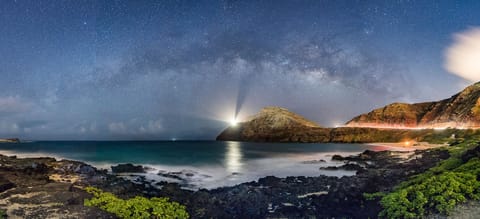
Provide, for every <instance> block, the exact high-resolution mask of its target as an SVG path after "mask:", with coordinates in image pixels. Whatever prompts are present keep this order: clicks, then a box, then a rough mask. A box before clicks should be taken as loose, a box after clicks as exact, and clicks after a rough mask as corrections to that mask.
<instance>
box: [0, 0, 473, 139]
mask: <svg viewBox="0 0 480 219" xmlns="http://www.w3.org/2000/svg"><path fill="white" fill-rule="evenodd" d="M479 12H480V1H476V0H475V1H467V0H465V1H393V0H392V1H383V0H382V1H353V0H352V1H259V2H254V1H139V0H135V1H133V0H132V1H102V0H92V1H82V0H78V1H77V0H75V1H74V0H70V1H66V0H63V1H61V0H52V1H48V0H30V1H27V0H16V1H14V0H1V4H0V77H1V79H0V137H21V138H24V139H76V140H83V139H97V140H98V139H100V140H102V139H103V140H106V139H114V140H121V139H172V138H176V139H213V138H214V137H215V136H216V135H217V134H218V133H219V132H220V131H221V130H222V129H223V128H225V127H226V126H227V125H228V124H227V123H226V122H225V121H228V120H230V119H231V118H232V117H233V116H234V114H235V111H236V110H238V117H239V119H242V118H245V117H246V116H248V115H251V114H254V113H255V112H257V111H258V110H260V109H261V108H262V107H264V106H269V105H276V106H282V107H286V108H288V109H290V110H292V111H294V112H297V113H299V114H301V115H303V116H305V117H307V118H309V119H311V120H313V121H316V122H318V123H320V124H321V125H324V126H334V125H338V124H342V123H344V122H346V121H347V120H349V119H350V118H351V117H353V116H355V115H357V114H359V113H363V112H366V111H370V110H371V109H373V108H376V107H380V106H382V105H384V104H387V103H391V102H418V101H430V100H438V99H443V98H447V97H449V96H451V95H453V94H454V93H456V92H458V91H459V90H460V89H462V88H463V87H464V86H466V85H468V84H469V83H471V81H468V80H465V79H462V78H460V77H458V76H456V75H453V74H450V73H448V72H447V70H445V69H446V68H445V67H444V66H445V50H446V49H447V48H448V47H449V46H450V45H451V44H452V43H453V41H454V35H455V34H456V33H459V32H460V33H461V32H463V31H465V30H468V29H469V28H473V27H476V26H479V25H480V13H479Z"/></svg>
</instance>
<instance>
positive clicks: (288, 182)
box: [0, 149, 449, 218]
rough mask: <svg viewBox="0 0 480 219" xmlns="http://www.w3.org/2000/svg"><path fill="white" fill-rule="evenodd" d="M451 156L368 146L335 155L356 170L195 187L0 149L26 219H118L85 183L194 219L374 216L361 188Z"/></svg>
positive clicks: (11, 198) (7, 186)
mask: <svg viewBox="0 0 480 219" xmlns="http://www.w3.org/2000/svg"><path fill="white" fill-rule="evenodd" d="M448 157H449V154H448V152H447V151H445V150H441V149H432V150H422V151H420V150H417V151H414V152H391V151H383V152H373V151H365V152H363V153H361V154H359V155H357V156H350V157H341V156H339V155H337V156H333V157H332V159H335V160H337V161H342V162H344V163H345V164H344V165H343V166H340V167H335V168H340V169H349V170H356V171H357V174H356V175H354V176H344V177H341V178H338V177H331V176H322V175H321V176H318V177H302V176H299V177H286V178H277V177H274V176H266V177H263V178H261V179H259V180H258V181H255V182H248V183H242V184H239V185H236V186H232V187H224V188H217V189H212V190H206V189H200V190H198V191H191V190H185V189H182V188H181V185H180V184H178V183H167V182H160V183H156V185H152V183H153V182H151V181H148V180H146V179H145V178H144V177H143V178H142V177H141V176H140V177H136V180H134V181H132V180H127V179H124V178H123V177H119V176H117V175H116V174H125V173H127V174H131V176H136V174H138V173H142V172H143V171H144V169H143V168H144V167H141V166H135V165H131V164H124V165H118V166H115V167H112V169H113V170H115V171H114V172H116V173H109V172H108V171H106V170H99V169H96V168H95V167H93V166H90V165H88V164H85V163H83V162H77V161H69V160H60V161H57V160H55V159H54V158H23V159H20V158H16V157H15V156H11V157H7V156H3V155H0V209H2V210H4V211H5V212H6V214H7V215H8V216H9V217H21V218H45V217H54V218H115V216H114V215H111V214H108V213H106V212H103V211H101V210H99V209H97V208H92V207H85V206H83V200H84V199H85V198H89V197H90V195H89V194H88V193H86V192H85V191H84V190H83V189H82V188H84V187H86V186H94V187H97V188H100V189H102V190H104V191H108V192H112V193H114V194H116V195H118V196H119V197H122V198H130V197H134V196H137V195H142V196H146V197H153V196H162V197H169V198H170V199H171V200H173V201H177V202H179V203H181V204H183V205H186V206H187V211H188V212H189V214H190V216H191V217H192V218H225V217H228V218H266V217H287V218H305V217H316V218H325V217H335V218H339V217H340V218H341V217H345V218H367V217H370V218H375V217H376V216H377V214H378V212H379V211H380V206H379V205H378V203H377V202H375V201H367V200H365V199H364V197H363V193H366V192H367V193H368V192H377V191H390V190H391V189H392V188H393V186H395V185H397V184H398V183H399V182H401V181H403V180H405V179H406V178H408V177H410V176H412V175H415V174H418V173H421V172H424V171H425V170H427V169H428V168H430V167H433V166H435V165H436V164H437V163H438V162H439V161H441V160H444V159H447V158H448ZM331 168H334V167H331ZM165 174H168V173H165ZM170 175H172V174H170ZM173 175H175V174H173ZM177 175H178V174H177Z"/></svg>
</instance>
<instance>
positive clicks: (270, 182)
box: [258, 176, 281, 186]
mask: <svg viewBox="0 0 480 219" xmlns="http://www.w3.org/2000/svg"><path fill="white" fill-rule="evenodd" d="M280 180H281V179H280V178H278V177H275V176H267V177H264V178H261V179H259V180H258V183H259V184H260V185H264V186H276V185H277V184H278V183H279V182H280Z"/></svg>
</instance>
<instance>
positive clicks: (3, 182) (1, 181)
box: [0, 176, 15, 192]
mask: <svg viewBox="0 0 480 219" xmlns="http://www.w3.org/2000/svg"><path fill="white" fill-rule="evenodd" d="M13 187H15V184H13V183H12V182H10V181H9V180H8V179H5V178H4V177H3V176H0V192H4V191H6V190H9V189H11V188H13Z"/></svg>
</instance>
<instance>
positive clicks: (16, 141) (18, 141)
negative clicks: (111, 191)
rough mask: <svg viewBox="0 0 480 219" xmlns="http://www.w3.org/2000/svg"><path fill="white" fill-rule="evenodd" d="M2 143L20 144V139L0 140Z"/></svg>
mask: <svg viewBox="0 0 480 219" xmlns="http://www.w3.org/2000/svg"><path fill="white" fill-rule="evenodd" d="M0 143H20V139H18V138H0Z"/></svg>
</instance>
